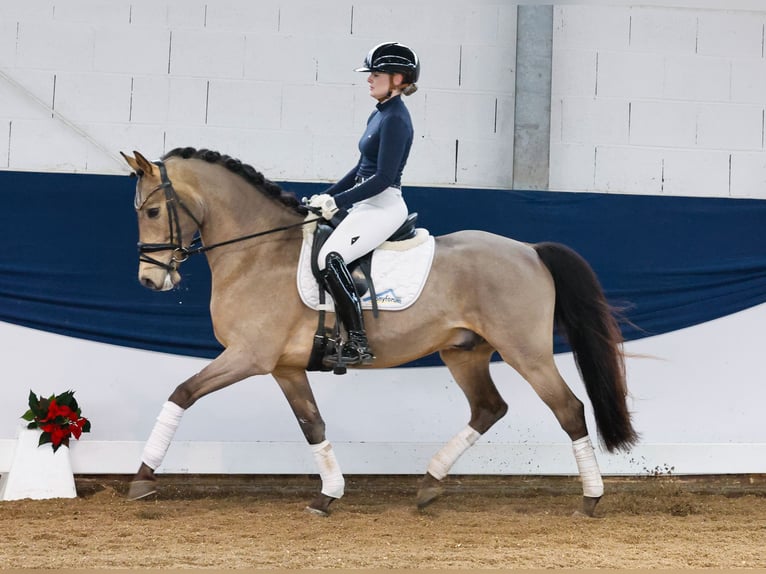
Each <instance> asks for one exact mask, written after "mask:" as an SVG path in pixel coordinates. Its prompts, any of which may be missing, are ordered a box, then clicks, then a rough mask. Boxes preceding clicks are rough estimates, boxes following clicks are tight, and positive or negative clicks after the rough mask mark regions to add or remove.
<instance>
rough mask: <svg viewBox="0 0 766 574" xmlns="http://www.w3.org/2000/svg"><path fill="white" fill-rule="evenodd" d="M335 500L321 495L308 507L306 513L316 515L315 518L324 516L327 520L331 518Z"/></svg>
mask: <svg viewBox="0 0 766 574" xmlns="http://www.w3.org/2000/svg"><path fill="white" fill-rule="evenodd" d="M335 500H336V499H335V498H333V497H332V496H327V495H326V494H319V495H317V497H316V498H315V499H314V500H312V501H311V504H309V505H308V506H307V507H306V512H308V513H310V514H314V515H315V516H322V517H324V518H326V517H328V516H330V505H331V504H332V503H333V502H334V501H335Z"/></svg>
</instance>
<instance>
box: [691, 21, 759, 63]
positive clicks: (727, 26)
mask: <svg viewBox="0 0 766 574" xmlns="http://www.w3.org/2000/svg"><path fill="white" fill-rule="evenodd" d="M765 22H766V17H764V15H763V14H757V13H752V12H743V13H721V12H701V13H700V14H699V16H698V39H697V53H698V54H700V55H704V56H721V57H727V58H756V59H762V58H763V49H764V46H763V26H764V23H765Z"/></svg>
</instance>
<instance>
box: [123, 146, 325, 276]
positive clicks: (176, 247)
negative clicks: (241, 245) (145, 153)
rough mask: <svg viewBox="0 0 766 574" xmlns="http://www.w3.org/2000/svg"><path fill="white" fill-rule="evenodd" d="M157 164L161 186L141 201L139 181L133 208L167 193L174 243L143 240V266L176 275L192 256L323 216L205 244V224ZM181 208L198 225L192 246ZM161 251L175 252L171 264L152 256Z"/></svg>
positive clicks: (300, 224)
mask: <svg viewBox="0 0 766 574" xmlns="http://www.w3.org/2000/svg"><path fill="white" fill-rule="evenodd" d="M153 163H154V165H156V166H157V167H158V168H159V170H160V184H159V185H158V186H157V187H155V188H154V189H152V190H151V191H150V192H149V193H148V194H147V196H146V198H145V199H144V200H141V196H140V193H139V186H140V181H139V182H138V183H137V184H136V195H135V198H134V200H133V206H134V207H135V209H136V211H140V210H141V209H143V207H144V205H146V202H147V201H149V198H151V197H152V195H154V194H155V193H156V192H158V191H160V190H163V192H164V194H165V205H166V207H167V211H168V226H169V235H170V240H169V241H168V242H167V243H143V242H141V241H139V242H138V253H139V258H138V260H139V261H140V262H142V263H150V264H151V265H157V266H158V267H162V268H163V269H165V270H166V271H171V272H172V271H175V270H177V269H178V266H179V265H180V264H181V263H183V262H184V261H186V260H187V259H188V258H189V257H191V256H192V255H197V254H199V253H204V252H206V251H210V250H211V249H215V248H217V247H222V246H224V245H230V244H232V243H238V242H240V241H245V240H247V239H253V238H255V237H261V236H263V235H268V234H270V233H277V232H279V231H286V230H288V229H292V228H294V227H300V226H302V225H307V224H309V223H314V222H315V221H319V220H320V219H321V217H318V218H316V219H307V220H303V221H300V222H298V223H292V224H290V225H283V226H281V227H275V228H273V229H268V230H266V231H260V232H257V233H251V234H249V235H243V236H242V237H236V238H234V239H228V240H226V241H221V242H219V243H213V244H211V245H202V238H201V237H200V236H199V234H198V233H199V230H200V228H201V227H202V223H201V222H200V221H199V219H198V218H197V217H196V216H195V215H194V213H192V211H191V209H189V207H188V206H187V205H186V204H185V203H184V202H183V200H182V199H181V197H180V196H179V195H178V193H176V190H175V189H174V188H173V183H172V182H171V181H170V178H169V177H168V172H167V169H166V168H165V164H164V163H163V162H162V161H155V162H153ZM179 207H180V208H181V209H182V210H183V211H184V212H185V213H186V215H188V216H189V217H190V218H191V219H192V221H193V222H194V223H195V225H196V226H197V235H196V236H195V237H194V238H193V239H192V241H191V242H190V243H189V246H188V247H187V246H185V245H184V243H183V233H182V230H181V223H180V218H179V213H178V208H179ZM161 251H172V252H173V253H172V255H171V257H170V262H169V263H164V262H162V261H160V260H159V259H155V258H154V257H152V256H151V255H148V254H150V253H158V252H161Z"/></svg>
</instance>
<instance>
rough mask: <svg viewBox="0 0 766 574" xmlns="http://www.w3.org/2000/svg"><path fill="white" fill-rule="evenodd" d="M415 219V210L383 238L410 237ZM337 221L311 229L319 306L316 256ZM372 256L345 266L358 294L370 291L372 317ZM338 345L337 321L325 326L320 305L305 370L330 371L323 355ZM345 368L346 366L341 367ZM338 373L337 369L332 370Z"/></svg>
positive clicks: (333, 351)
mask: <svg viewBox="0 0 766 574" xmlns="http://www.w3.org/2000/svg"><path fill="white" fill-rule="evenodd" d="M417 219H418V214H417V213H410V214H409V215H408V216H407V219H406V220H405V221H404V223H403V224H402V225H401V226H399V228H398V229H397V230H396V231H394V233H393V234H391V237H389V238H388V239H387V240H386V241H387V242H397V241H406V240H408V239H412V238H414V237H415V236H416V235H417V228H416V226H415V225H416V222H417ZM337 223H339V221H329V222H328V221H326V220H322V221H319V222H317V225H316V230H315V231H314V236H313V242H312V247H311V272H312V274H313V275H314V278H315V279H316V281H317V284H318V285H319V300H320V303H321V304H322V305H324V303H325V298H326V296H327V295H326V293H325V291H324V288H323V281H322V278H321V275H320V272H319V265H318V264H317V256H318V254H319V250H320V249H321V248H322V246H323V245H324V244H325V242H326V241H327V238H328V237H329V236H330V234H331V233H332V232H333V231H334V229H335V227H336V225H337ZM372 255H373V252H372V251H370V252H369V253H367V254H366V255H364V256H362V257H360V258H359V259H356V260H354V261H352V262H351V263H350V264H348V265H347V267H348V270H349V273H350V274H351V278H352V279H353V281H354V289H355V290H356V292H357V294H358V295H359V297H362V296H364V294H365V293H367V292H369V294H370V300H371V303H372V313H373V317H376V318H377V317H378V305H377V295H376V293H375V285H374V283H373V280H372ZM338 344H340V327H339V325H338V322H337V320H336V322H335V326H334V328H332V329H330V328H328V327H327V326H326V325H325V310H324V308H323V307H322V308H321V309H320V311H319V319H318V325H317V331H316V333H315V334H314V344H313V347H312V349H311V357H310V358H309V364H308V366H307V367H306V370H308V371H330V370H333V368H332V367H328V366H326V365H325V364H324V361H323V358H324V357H325V356H330V355H334V354H336V350H337V349H336V348H337V345H338ZM344 371H345V369H344ZM335 372H336V373H338V374H341V373H339V372H338V371H337V370H336V371H335Z"/></svg>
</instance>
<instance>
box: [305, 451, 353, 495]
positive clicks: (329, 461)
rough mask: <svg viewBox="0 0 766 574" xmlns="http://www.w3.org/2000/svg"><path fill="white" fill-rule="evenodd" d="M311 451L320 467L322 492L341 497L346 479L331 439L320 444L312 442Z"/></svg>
mask: <svg viewBox="0 0 766 574" xmlns="http://www.w3.org/2000/svg"><path fill="white" fill-rule="evenodd" d="M310 446H311V452H313V453H314V460H316V463H317V466H318V467H319V477H320V478H321V479H322V494H324V495H326V496H332V497H333V498H340V497H341V496H343V490H344V488H345V487H346V480H345V479H344V478H343V473H342V472H341V470H340V466H339V465H338V461H337V460H336V458H335V451H334V450H333V449H332V445H331V444H330V441H328V440H324V441H322V442H320V443H319V444H312V445H310Z"/></svg>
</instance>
